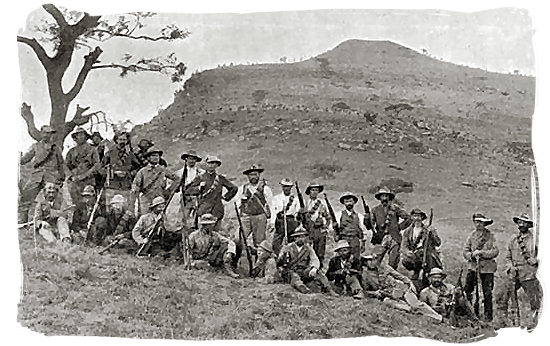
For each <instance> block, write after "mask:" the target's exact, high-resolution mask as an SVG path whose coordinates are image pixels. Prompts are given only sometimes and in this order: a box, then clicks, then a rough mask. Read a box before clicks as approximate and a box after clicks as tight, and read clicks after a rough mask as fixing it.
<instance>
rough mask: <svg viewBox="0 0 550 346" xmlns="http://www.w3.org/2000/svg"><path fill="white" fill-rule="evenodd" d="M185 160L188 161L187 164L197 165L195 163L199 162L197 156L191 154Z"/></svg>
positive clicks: (190, 165)
mask: <svg viewBox="0 0 550 346" xmlns="http://www.w3.org/2000/svg"><path fill="white" fill-rule="evenodd" d="M185 162H186V163H187V166H189V167H195V164H196V163H197V158H195V157H193V156H189V157H187V158H186V159H185Z"/></svg>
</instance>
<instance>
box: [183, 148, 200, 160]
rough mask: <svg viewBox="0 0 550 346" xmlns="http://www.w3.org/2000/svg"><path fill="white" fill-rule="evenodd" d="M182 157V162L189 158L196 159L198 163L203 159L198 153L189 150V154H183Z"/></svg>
mask: <svg viewBox="0 0 550 346" xmlns="http://www.w3.org/2000/svg"><path fill="white" fill-rule="evenodd" d="M180 157H181V159H182V160H185V159H186V158H188V157H194V158H195V160H197V161H198V162H201V161H202V157H200V156H199V155H197V152H196V151H195V150H189V151H188V152H186V153H183V154H181V156H180Z"/></svg>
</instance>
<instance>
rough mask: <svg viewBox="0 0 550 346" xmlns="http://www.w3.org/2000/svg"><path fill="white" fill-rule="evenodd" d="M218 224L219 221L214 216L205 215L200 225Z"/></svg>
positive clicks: (201, 218)
mask: <svg viewBox="0 0 550 346" xmlns="http://www.w3.org/2000/svg"><path fill="white" fill-rule="evenodd" d="M216 222H218V219H217V218H216V217H215V216H214V215H212V214H204V215H202V216H201V217H200V220H199V223H200V224H201V225H211V224H214V223H216Z"/></svg>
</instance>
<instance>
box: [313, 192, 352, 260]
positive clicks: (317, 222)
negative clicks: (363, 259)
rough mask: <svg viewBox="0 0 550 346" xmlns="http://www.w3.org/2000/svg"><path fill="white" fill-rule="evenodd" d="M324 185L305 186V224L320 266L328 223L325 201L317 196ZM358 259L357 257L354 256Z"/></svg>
mask: <svg viewBox="0 0 550 346" xmlns="http://www.w3.org/2000/svg"><path fill="white" fill-rule="evenodd" d="M323 190H324V186H323V185H321V184H319V183H310V184H309V185H308V186H307V187H306V191H305V194H306V195H307V196H309V198H306V200H305V208H306V210H305V216H306V220H307V222H306V224H307V225H308V230H307V231H308V232H309V236H310V238H311V241H312V243H313V250H315V254H316V255H317V258H319V262H321V268H323V263H324V261H325V251H326V244H327V225H328V223H329V218H328V211H327V209H328V208H327V206H326V205H325V202H324V201H322V200H321V198H319V194H320V193H321V192H323ZM356 258H357V259H358V257H356Z"/></svg>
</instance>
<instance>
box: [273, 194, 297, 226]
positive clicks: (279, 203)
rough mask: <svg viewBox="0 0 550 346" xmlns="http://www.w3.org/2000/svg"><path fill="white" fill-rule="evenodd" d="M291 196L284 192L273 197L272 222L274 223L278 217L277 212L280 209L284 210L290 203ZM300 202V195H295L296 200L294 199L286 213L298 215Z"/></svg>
mask: <svg viewBox="0 0 550 346" xmlns="http://www.w3.org/2000/svg"><path fill="white" fill-rule="evenodd" d="M290 196H292V195H289V196H286V195H285V194H284V193H283V192H281V193H280V194H278V195H276V196H274V197H273V200H272V211H271V220H270V222H271V223H272V224H274V223H275V218H276V217H277V214H278V213H279V212H280V211H283V209H284V208H285V207H286V205H287V204H288V200H289V199H290ZM299 203H300V202H299V201H298V197H296V196H294V200H293V201H292V204H291V205H290V208H288V210H287V211H286V215H291V216H296V215H298V212H299V211H300V204H299Z"/></svg>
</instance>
